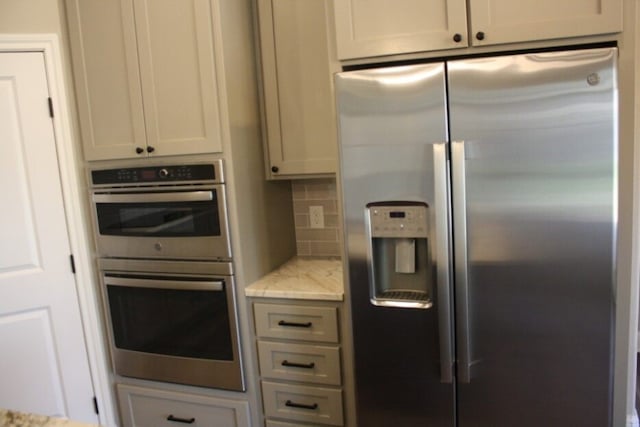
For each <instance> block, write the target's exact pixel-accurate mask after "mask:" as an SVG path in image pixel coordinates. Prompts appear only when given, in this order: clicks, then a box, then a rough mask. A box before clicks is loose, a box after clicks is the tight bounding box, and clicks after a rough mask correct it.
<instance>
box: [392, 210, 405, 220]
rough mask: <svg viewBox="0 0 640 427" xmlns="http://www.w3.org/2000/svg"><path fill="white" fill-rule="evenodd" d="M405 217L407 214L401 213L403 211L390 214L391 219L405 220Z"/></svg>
mask: <svg viewBox="0 0 640 427" xmlns="http://www.w3.org/2000/svg"><path fill="white" fill-rule="evenodd" d="M405 216H406V213H405V212H401V211H392V212H389V217H390V218H404V217H405Z"/></svg>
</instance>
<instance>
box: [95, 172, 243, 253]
mask: <svg viewBox="0 0 640 427" xmlns="http://www.w3.org/2000/svg"><path fill="white" fill-rule="evenodd" d="M91 182H92V202H93V206H94V209H93V211H94V215H95V218H94V219H95V224H96V228H97V230H96V231H97V249H98V255H99V256H100V257H114V258H147V259H192V260H218V261H220V260H230V259H231V244H230V242H229V236H228V233H229V232H228V219H227V203H226V198H225V188H224V187H225V185H224V174H223V169H222V161H221V160H219V159H218V160H213V161H209V162H207V163H200V164H185V165H179V166H168V165H167V166H146V167H135V168H120V169H96V170H92V171H91Z"/></svg>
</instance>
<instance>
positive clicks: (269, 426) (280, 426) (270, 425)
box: [265, 420, 300, 427]
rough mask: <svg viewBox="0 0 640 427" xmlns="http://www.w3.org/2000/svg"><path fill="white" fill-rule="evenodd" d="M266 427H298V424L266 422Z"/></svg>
mask: <svg viewBox="0 0 640 427" xmlns="http://www.w3.org/2000/svg"><path fill="white" fill-rule="evenodd" d="M265 425H266V427H300V424H291V423H284V422H282V421H273V420H267V422H266V423H265Z"/></svg>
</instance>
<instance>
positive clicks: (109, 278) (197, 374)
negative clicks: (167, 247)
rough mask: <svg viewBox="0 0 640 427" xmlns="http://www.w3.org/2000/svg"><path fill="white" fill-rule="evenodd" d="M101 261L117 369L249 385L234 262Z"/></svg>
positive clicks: (213, 383) (143, 374)
mask: <svg viewBox="0 0 640 427" xmlns="http://www.w3.org/2000/svg"><path fill="white" fill-rule="evenodd" d="M99 264H100V270H101V273H102V294H103V301H104V305H105V312H106V314H107V317H108V322H107V323H108V325H109V339H110V347H111V354H112V358H113V364H114V370H115V372H116V373H117V374H119V375H123V376H129V377H136V378H143V379H150V380H157V381H167V382H174V383H181V384H188V385H195V386H203V387H213V388H222V389H228V390H237V391H244V390H245V384H244V380H243V373H242V363H241V359H240V343H239V338H238V320H237V313H236V308H235V307H236V301H235V299H236V295H235V286H234V280H233V268H232V264H231V263H227V262H204V261H202V262H198V261H157V260H134V259H109V258H102V259H100V260H99Z"/></svg>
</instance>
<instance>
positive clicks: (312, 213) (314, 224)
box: [309, 206, 324, 228]
mask: <svg viewBox="0 0 640 427" xmlns="http://www.w3.org/2000/svg"><path fill="white" fill-rule="evenodd" d="M309 227H311V228H324V208H323V207H322V206H309Z"/></svg>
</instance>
